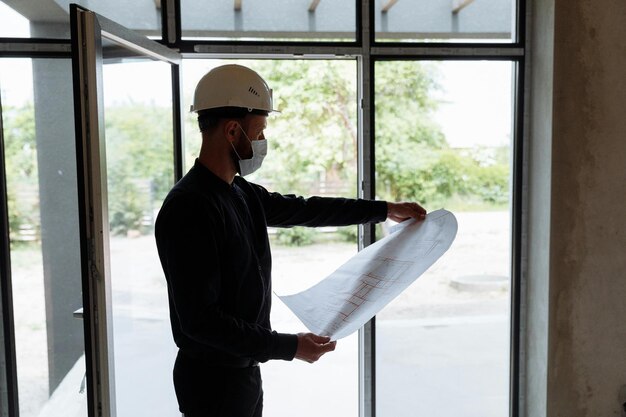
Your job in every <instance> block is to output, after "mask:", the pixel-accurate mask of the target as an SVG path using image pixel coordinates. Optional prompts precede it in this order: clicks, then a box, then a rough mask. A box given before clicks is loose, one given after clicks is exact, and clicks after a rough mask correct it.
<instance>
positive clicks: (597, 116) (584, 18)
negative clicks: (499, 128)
mask: <svg viewBox="0 0 626 417" xmlns="http://www.w3.org/2000/svg"><path fill="white" fill-rule="evenodd" d="M533 8H534V12H533V15H534V19H533V24H534V29H535V33H533V38H534V39H533V42H532V46H533V49H534V50H533V51H532V55H531V59H532V70H533V77H534V80H533V84H532V93H531V94H532V97H533V99H532V101H531V106H533V108H532V110H531V117H532V118H533V121H532V122H531V137H530V140H531V149H534V151H533V150H531V152H530V157H531V163H530V166H531V169H533V165H535V166H536V168H538V169H539V171H540V172H538V173H531V179H530V181H529V185H530V187H531V190H530V192H529V195H530V199H531V201H530V204H529V211H530V214H529V220H530V223H529V240H528V243H529V262H530V263H529V268H528V271H529V273H528V277H527V278H528V298H529V308H528V313H529V314H528V317H527V321H528V323H529V327H531V329H530V330H529V333H528V335H529V337H528V339H527V346H526V347H527V349H528V356H527V361H526V371H527V375H528V377H529V378H528V379H527V381H526V383H527V384H526V395H527V397H526V410H527V413H526V415H528V416H549V417H552V416H564V417H577V416H590V417H596V416H602V417H605V416H606V417H609V416H620V415H622V414H621V412H622V411H621V404H620V399H619V398H618V397H619V392H620V388H621V387H622V386H623V385H624V384H626V360H625V355H626V320H625V319H626V302H625V300H626V221H625V220H624V216H625V215H626V42H625V39H626V2H624V1H623V0H536V1H535V2H534V3H533ZM551 13H553V15H552V16H551V15H550V14H551ZM551 36H553V42H552V39H551ZM550 49H552V50H550ZM550 130H551V132H550V133H548V132H549V131H550ZM542 151H543V152H549V153H550V154H551V158H549V159H547V160H546V155H545V154H542V153H541V152H542ZM533 158H534V160H532V159H533ZM547 165H550V166H547ZM542 175H543V176H544V177H543V178H544V181H545V182H546V183H542V182H541V180H540V178H541V176H542ZM533 176H534V178H533ZM548 196H549V197H548ZM546 226H548V227H549V229H548V230H546V229H544V227H546ZM542 238H546V239H547V241H546V242H549V247H548V245H547V244H545V243H542V240H541V239H542ZM533 245H536V246H535V247H533ZM546 261H547V262H546ZM546 280H549V286H548V287H547V284H546V283H547V282H548V281H546ZM532 297H537V298H536V299H532ZM545 309H548V311H549V312H548V315H547V318H548V322H547V326H546V323H544V322H543V321H542V320H541V317H542V316H543V317H546V316H545V315H543V313H545V311H543V310H545ZM544 346H547V352H546V351H545V350H544ZM546 353H547V355H546ZM531 376H532V377H533V378H534V379H531ZM534 384H536V385H534ZM533 401H538V403H537V404H533Z"/></svg>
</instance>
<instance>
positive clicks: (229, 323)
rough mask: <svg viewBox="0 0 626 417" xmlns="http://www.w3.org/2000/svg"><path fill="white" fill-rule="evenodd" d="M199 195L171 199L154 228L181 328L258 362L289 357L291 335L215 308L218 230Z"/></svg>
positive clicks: (293, 339) (195, 337) (293, 349)
mask: <svg viewBox="0 0 626 417" xmlns="http://www.w3.org/2000/svg"><path fill="white" fill-rule="evenodd" d="M194 200H195V201H194ZM198 200H199V198H198V197H195V198H191V197H189V196H185V197H183V196H179V198H174V199H172V200H170V201H169V202H168V203H166V205H164V207H163V209H162V210H161V213H159V218H158V220H157V224H156V228H155V235H156V240H157V246H158V251H159V256H160V258H161V264H162V266H163V270H164V272H165V275H166V277H167V280H168V286H169V288H168V291H169V292H170V299H171V303H173V305H174V308H175V315H176V318H177V319H178V322H179V326H180V330H181V331H182V333H183V334H184V335H185V336H186V337H188V338H190V339H192V340H193V341H195V342H197V343H200V344H203V345H208V346H210V347H212V348H215V349H218V350H220V351H222V352H224V353H226V354H229V355H233V356H238V357H246V358H253V359H255V360H257V361H259V362H265V361H267V360H269V359H285V360H291V359H293V358H294V356H295V353H296V349H297V343H298V342H297V336H296V335H291V334H281V333H277V332H275V331H271V330H269V329H266V328H264V327H262V326H260V325H257V324H254V323H249V322H246V321H244V320H241V319H239V318H236V317H234V316H232V315H230V314H227V313H226V312H224V311H223V310H222V309H221V308H220V305H219V295H220V283H221V280H222V276H221V272H220V271H221V269H222V268H221V266H220V256H219V251H218V247H219V245H220V243H221V242H220V241H219V236H221V233H220V231H219V228H218V227H219V226H216V224H215V222H214V221H212V220H211V216H207V213H206V211H205V210H202V202H200V201H198Z"/></svg>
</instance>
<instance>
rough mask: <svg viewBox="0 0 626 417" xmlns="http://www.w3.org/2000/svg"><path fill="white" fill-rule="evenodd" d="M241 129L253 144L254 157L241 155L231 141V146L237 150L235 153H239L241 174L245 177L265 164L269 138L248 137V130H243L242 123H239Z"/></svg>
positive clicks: (251, 144)
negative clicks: (254, 138) (245, 157)
mask: <svg viewBox="0 0 626 417" xmlns="http://www.w3.org/2000/svg"><path fill="white" fill-rule="evenodd" d="M239 129H241V131H242V132H243V135H244V136H245V137H246V139H248V142H250V146H252V158H250V159H242V158H241V156H240V155H239V152H237V149H235V145H233V143H232V142H231V143H230V146H232V147H233V150H234V151H235V153H236V154H237V157H238V158H239V174H240V175H241V176H242V177H245V176H246V175H248V174H252V173H253V172H254V171H256V170H258V169H259V168H261V165H262V164H263V159H264V158H265V156H266V155H267V140H265V139H259V140H250V138H249V137H248V135H247V134H246V132H245V131H244V130H243V128H242V127H241V125H239Z"/></svg>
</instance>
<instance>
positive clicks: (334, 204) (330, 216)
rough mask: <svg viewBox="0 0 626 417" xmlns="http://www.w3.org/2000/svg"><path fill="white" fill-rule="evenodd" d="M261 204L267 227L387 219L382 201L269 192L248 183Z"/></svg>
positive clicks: (376, 221)
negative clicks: (308, 196)
mask: <svg viewBox="0 0 626 417" xmlns="http://www.w3.org/2000/svg"><path fill="white" fill-rule="evenodd" d="M252 186H253V187H255V192H256V193H257V195H258V196H259V198H260V199H261V201H262V204H263V207H264V209H265V216H266V220H267V225H268V226H276V227H291V226H309V227H320V226H348V225H353V224H365V223H378V222H381V221H384V220H385V219H386V218H387V202H386V201H370V200H363V199H351V198H330V197H310V198H303V197H298V196H295V195H292V194H288V195H282V194H279V193H270V192H268V191H267V190H266V189H265V188H263V187H262V186H260V185H257V184H252Z"/></svg>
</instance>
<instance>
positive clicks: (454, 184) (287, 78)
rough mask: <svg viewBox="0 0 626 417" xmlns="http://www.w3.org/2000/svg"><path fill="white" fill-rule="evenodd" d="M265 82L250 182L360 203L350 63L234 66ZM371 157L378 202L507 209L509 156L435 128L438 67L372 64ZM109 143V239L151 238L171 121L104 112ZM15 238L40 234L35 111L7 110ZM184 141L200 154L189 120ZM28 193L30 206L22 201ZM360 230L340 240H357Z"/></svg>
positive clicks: (297, 234)
mask: <svg viewBox="0 0 626 417" xmlns="http://www.w3.org/2000/svg"><path fill="white" fill-rule="evenodd" d="M238 62H239V63H241V64H243V65H248V66H250V67H252V68H254V69H255V70H257V71H258V72H259V73H261V74H262V75H263V76H265V77H266V78H267V81H268V84H269V85H270V86H271V87H272V88H273V89H274V92H275V99H276V103H275V105H276V106H277V107H278V109H280V110H281V113H280V114H277V115H273V116H271V117H270V118H269V119H268V129H267V131H266V137H267V139H268V142H269V146H270V154H269V156H268V158H267V159H266V162H265V163H264V166H263V169H262V170H260V171H259V172H258V173H255V174H254V175H252V176H251V177H250V179H251V180H252V181H257V182H260V183H263V184H266V185H267V186H268V188H270V189H271V190H273V191H274V190H275V191H279V192H283V193H295V194H301V195H310V194H312V193H317V192H322V191H321V189H320V187H319V185H320V184H330V183H332V184H342V185H343V186H342V188H339V189H334V190H332V193H333V194H335V195H344V196H354V195H355V194H356V172H357V168H356V147H357V132H356V126H357V96H356V76H355V75H356V63H355V62H354V61H351V60H346V61H329V60H326V61H321V60H320V61H315V60H255V61H244V62H242V61H238ZM375 72H376V86H375V108H376V115H375V122H376V123H375V140H376V143H375V157H376V188H377V193H378V197H379V198H384V199H388V200H391V201H397V200H415V201H419V202H421V203H422V204H424V205H426V206H427V207H428V208H436V207H437V206H443V205H445V204H446V202H450V201H468V202H469V201H472V202H480V203H481V204H486V205H491V206H499V205H500V206H501V205H503V204H506V203H507V202H508V192H509V155H508V147H502V148H498V149H453V148H450V147H449V146H448V144H447V142H446V139H445V136H444V134H443V132H442V130H441V128H440V127H439V126H438V125H437V124H436V123H434V122H433V120H434V117H433V115H434V112H435V110H436V109H437V105H438V102H437V99H436V97H437V93H438V91H439V89H440V87H439V81H438V64H437V63H425V62H410V61H394V62H379V63H377V64H376V67H375ZM105 112H106V126H105V129H106V146H107V164H108V173H109V175H108V192H109V220H110V223H111V227H112V231H113V233H116V234H127V233H129V232H131V231H139V232H144V233H145V232H149V230H150V226H151V220H152V219H153V215H154V212H155V211H156V209H158V208H159V207H160V204H161V202H162V200H163V198H164V197H165V195H166V193H167V191H168V190H169V189H170V188H171V186H172V185H173V178H174V175H173V168H172V167H173V156H172V155H173V151H172V114H171V110H170V109H168V108H163V107H159V106H157V105H154V104H148V103H133V102H129V103H118V104H115V105H112V106H109V107H107V109H106V110H105ZM3 117H4V140H5V160H6V171H7V176H8V197H9V216H10V228H11V235H12V236H17V235H18V234H19V231H20V230H21V229H23V228H31V229H32V228H35V229H36V230H38V229H39V207H38V195H37V194H38V193H37V187H38V177H37V175H38V174H37V155H36V140H35V138H36V136H35V123H34V109H33V106H32V104H30V105H26V106H23V107H19V108H16V107H8V106H5V107H4V108H3ZM185 124H186V128H185V131H186V132H187V138H186V140H187V141H188V142H192V143H194V145H193V146H194V147H196V148H195V149H194V155H197V151H198V150H199V143H200V142H199V137H200V134H199V133H198V130H197V125H196V121H195V118H194V117H192V116H190V117H187V118H186V120H185ZM25 190H26V191H28V193H29V194H28V195H29V196H31V197H28V198H25V197H24V195H25V194H24V193H25ZM355 231H356V228H342V229H339V231H338V235H340V236H342V237H345V238H346V239H350V240H351V241H355V240H356V236H355ZM314 236H315V232H314V231H312V230H308V229H303V228H293V229H279V230H278V232H277V239H278V240H279V241H280V242H282V243H284V244H290V245H302V244H307V243H309V242H311V241H312V240H313V238H314Z"/></svg>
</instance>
